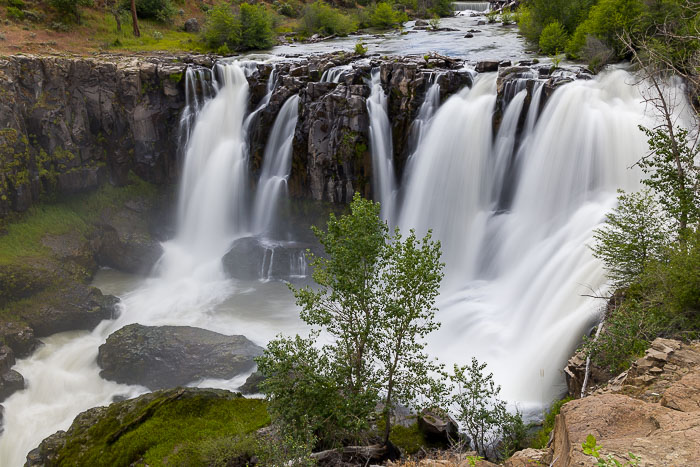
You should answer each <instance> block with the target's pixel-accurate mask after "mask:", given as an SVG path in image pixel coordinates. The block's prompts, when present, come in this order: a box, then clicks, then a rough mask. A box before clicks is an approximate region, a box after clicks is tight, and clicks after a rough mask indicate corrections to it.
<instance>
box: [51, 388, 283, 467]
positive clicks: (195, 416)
mask: <svg viewBox="0 0 700 467" xmlns="http://www.w3.org/2000/svg"><path fill="white" fill-rule="evenodd" d="M177 391H179V390H177V389H176V390H169V391H163V392H161V393H156V395H157V396H156V397H155V399H154V398H146V399H145V400H143V401H140V402H138V403H136V409H135V410H131V411H129V412H128V413H125V410H124V404H125V403H117V404H112V405H111V406H110V407H109V408H108V409H107V410H106V413H105V414H104V415H103V416H102V417H100V419H99V421H98V422H97V423H94V424H92V425H91V426H89V427H88V428H87V429H84V430H83V431H80V432H77V433H71V434H72V436H71V437H70V438H69V439H68V441H67V443H66V444H65V446H64V447H63V449H61V450H60V452H59V455H58V459H59V464H60V465H91V466H102V465H104V466H128V465H149V466H160V465H202V464H203V459H204V456H207V457H209V456H210V455H211V452H212V450H215V447H216V445H217V444H222V443H221V440H240V441H239V444H238V446H236V445H235V443H233V444H234V446H233V447H234V448H237V449H240V450H241V452H244V451H248V449H249V448H250V446H252V445H253V441H254V440H253V438H252V433H254V432H255V431H256V430H258V429H260V428H262V427H265V426H267V425H269V423H270V417H269V415H268V414H267V405H266V403H265V401H264V400H260V399H244V398H242V397H241V398H232V399H226V398H222V397H219V398H212V397H211V396H207V395H206V394H204V395H198V394H195V395H185V396H183V397H182V398H176V397H175V398H174V397H173V395H174V394H176V393H177ZM126 403H128V404H134V402H132V401H128V402H126ZM243 440H245V442H244V441H243ZM212 446H214V447H212ZM235 453H236V452H235V451H233V452H231V450H229V452H228V455H235Z"/></svg>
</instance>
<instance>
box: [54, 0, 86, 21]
mask: <svg viewBox="0 0 700 467" xmlns="http://www.w3.org/2000/svg"><path fill="white" fill-rule="evenodd" d="M49 3H50V4H51V6H52V7H54V8H55V9H56V11H57V12H58V14H59V15H60V16H61V17H62V18H63V19H64V20H69V19H75V20H76V21H77V22H80V7H83V6H91V5H92V0H49Z"/></svg>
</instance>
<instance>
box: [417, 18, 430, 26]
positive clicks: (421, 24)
mask: <svg viewBox="0 0 700 467" xmlns="http://www.w3.org/2000/svg"><path fill="white" fill-rule="evenodd" d="M415 25H416V26H428V22H427V21H426V20H424V19H417V20H416V23H415Z"/></svg>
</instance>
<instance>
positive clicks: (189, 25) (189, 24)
mask: <svg viewBox="0 0 700 467" xmlns="http://www.w3.org/2000/svg"><path fill="white" fill-rule="evenodd" d="M184 28H185V32H199V29H200V28H199V21H197V18H190V19H188V20H187V21H185V26H184Z"/></svg>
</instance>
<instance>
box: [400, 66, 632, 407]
mask: <svg viewBox="0 0 700 467" xmlns="http://www.w3.org/2000/svg"><path fill="white" fill-rule="evenodd" d="M631 81H632V79H631V77H630V75H628V74H627V73H625V72H624V71H615V72H612V73H609V74H607V75H605V76H603V77H600V78H598V79H596V80H591V81H576V82H574V83H570V84H567V85H565V86H563V87H562V88H560V89H558V90H557V91H556V92H555V94H554V95H553V96H552V97H551V99H550V101H549V103H548V104H547V106H546V108H545V109H544V111H543V113H542V115H541V116H540V118H539V120H538V121H537V123H536V124H535V117H533V116H532V114H533V113H534V112H536V110H535V109H536V106H533V108H532V109H531V110H530V112H528V116H527V119H526V123H525V130H524V132H525V134H524V135H523V138H522V141H523V142H522V143H521V147H520V148H514V147H513V144H514V137H515V128H516V127H515V124H516V122H517V119H518V117H519V115H520V112H521V111H522V108H523V100H524V98H525V94H524V91H521V93H517V94H516V96H515V98H514V99H513V101H512V102H511V103H510V105H509V107H508V109H507V110H506V112H505V115H504V118H503V123H502V126H501V128H500V131H499V134H498V137H497V138H496V142H495V145H494V146H492V145H491V137H490V135H491V133H492V130H491V119H490V118H489V117H488V116H490V115H491V111H492V109H493V106H494V103H495V98H496V97H495V92H494V89H495V76H480V77H479V78H478V79H477V81H476V83H475V85H474V87H473V89H472V90H466V91H464V92H462V93H461V94H459V95H457V96H453V97H452V98H450V99H449V100H448V101H447V102H446V103H445V104H444V105H443V106H442V107H441V108H440V110H439V111H438V113H437V114H436V115H435V118H434V121H433V124H432V125H431V126H430V129H429V131H428V134H427V135H426V136H425V138H424V140H423V142H422V143H421V145H420V147H419V149H418V152H417V154H416V156H415V160H414V162H413V168H412V169H411V173H410V174H408V175H409V178H408V184H407V186H406V187H404V189H405V191H406V193H405V198H404V199H405V202H404V204H403V206H402V209H401V214H400V216H399V225H400V226H401V227H402V228H408V227H413V228H416V229H417V231H418V232H419V233H424V232H425V231H427V229H429V228H432V229H434V237H436V238H438V239H439V240H441V242H442V249H443V258H444V260H445V261H446V263H447V267H446V277H445V282H444V286H443V292H442V296H441V298H440V303H439V308H440V312H439V314H438V319H439V320H440V321H441V322H442V328H441V330H440V331H438V332H437V333H435V334H434V335H433V336H431V342H430V349H431V351H432V352H433V353H434V354H436V355H437V356H438V357H440V358H441V360H443V361H444V362H446V363H447V364H448V366H449V365H450V364H451V363H459V364H465V363H467V362H468V361H469V360H470V358H471V357H472V356H475V357H477V358H478V359H479V360H481V361H484V362H487V363H488V370H489V371H493V372H494V374H495V376H496V379H497V381H498V382H499V383H500V384H502V385H503V391H504V392H503V394H504V396H505V397H507V398H509V399H510V400H511V401H514V402H517V403H518V404H519V406H520V408H521V409H524V410H527V409H528V408H533V407H537V408H539V407H541V406H542V405H543V404H547V403H549V402H550V401H551V400H552V399H553V398H555V397H556V396H558V395H559V394H560V391H561V389H562V383H563V377H562V374H561V370H562V368H563V366H564V363H565V361H566V358H568V356H569V355H570V352H571V351H572V350H573V348H574V347H575V346H576V345H577V343H578V342H579V341H580V338H581V335H583V334H584V333H585V332H586V331H587V328H588V326H590V324H591V323H592V322H593V321H594V319H595V317H596V313H597V308H598V306H599V304H598V303H597V302H595V301H593V300H591V299H588V298H584V297H582V294H587V293H590V292H591V289H592V290H596V289H598V288H600V287H602V286H604V283H605V279H604V275H603V271H602V269H601V266H600V264H599V262H598V261H597V260H595V259H594V258H593V257H592V256H591V254H590V251H589V249H588V247H587V244H588V243H589V241H590V239H591V234H592V230H593V229H594V228H596V227H597V226H599V225H600V224H601V222H602V221H603V220H604V217H605V213H606V212H607V211H608V210H609V209H610V208H611V207H612V206H614V203H615V199H616V190H617V189H618V188H623V189H634V188H635V187H637V185H638V180H639V177H640V174H639V173H638V172H637V171H635V170H630V169H629V168H630V167H631V166H632V165H633V164H634V162H636V161H637V160H638V159H639V158H640V157H641V156H642V155H644V154H645V149H646V143H645V137H644V135H643V134H642V133H641V132H640V131H639V130H638V129H637V125H638V124H640V123H642V122H644V121H645V117H644V112H645V109H644V106H643V105H642V103H641V98H640V95H639V92H638V91H637V89H636V88H635V87H633V86H631V85H630V83H631ZM540 94H541V88H539V89H537V91H536V93H535V96H534V97H533V102H536V103H539V98H540ZM513 153H515V154H517V158H518V159H519V160H518V161H517V162H518V163H517V164H516V166H515V167H516V173H515V174H514V180H511V181H510V182H509V183H516V188H515V194H514V195H513V203H512V208H511V209H510V210H509V211H507V212H503V213H497V212H496V210H495V208H496V205H497V203H496V200H497V199H498V196H499V193H500V192H501V191H502V190H503V189H504V188H505V187H503V186H499V185H502V184H503V183H506V181H507V180H508V178H507V177H505V176H504V174H505V172H506V166H507V164H508V160H509V158H510V157H511V154H513Z"/></svg>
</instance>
